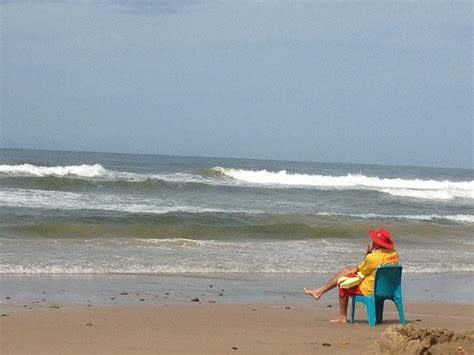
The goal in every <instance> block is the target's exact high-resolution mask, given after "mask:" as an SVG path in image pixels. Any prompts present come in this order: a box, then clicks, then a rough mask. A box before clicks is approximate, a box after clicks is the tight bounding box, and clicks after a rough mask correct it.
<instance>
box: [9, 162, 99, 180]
mask: <svg viewBox="0 0 474 355" xmlns="http://www.w3.org/2000/svg"><path fill="white" fill-rule="evenodd" d="M0 173H2V174H8V175H20V176H21V175H23V176H50V175H52V176H71V175H74V176H80V177H88V178H91V177H97V176H104V175H106V174H107V170H106V169H104V167H103V166H102V165H100V164H94V165H87V164H82V165H68V166H52V167H48V166H36V165H31V164H21V165H0Z"/></svg>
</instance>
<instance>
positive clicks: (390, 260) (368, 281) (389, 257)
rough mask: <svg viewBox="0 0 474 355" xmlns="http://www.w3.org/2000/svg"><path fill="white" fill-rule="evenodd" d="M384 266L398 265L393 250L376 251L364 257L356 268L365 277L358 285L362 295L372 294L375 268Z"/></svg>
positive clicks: (396, 256) (396, 254)
mask: <svg viewBox="0 0 474 355" xmlns="http://www.w3.org/2000/svg"><path fill="white" fill-rule="evenodd" d="M385 264H398V253H397V251H396V250H395V249H377V250H374V251H373V252H372V253H369V254H367V255H366V256H365V258H364V261H363V262H362V263H361V264H360V265H358V266H357V269H358V271H360V272H361V273H363V274H364V275H365V279H364V280H363V281H362V283H361V284H360V285H359V287H360V290H361V291H362V293H363V294H364V295H372V294H373V293H374V279H375V271H376V269H377V266H379V265H385Z"/></svg>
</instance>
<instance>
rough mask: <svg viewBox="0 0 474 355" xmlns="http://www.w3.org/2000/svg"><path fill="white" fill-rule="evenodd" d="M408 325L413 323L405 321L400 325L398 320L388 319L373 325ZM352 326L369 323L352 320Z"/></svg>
mask: <svg viewBox="0 0 474 355" xmlns="http://www.w3.org/2000/svg"><path fill="white" fill-rule="evenodd" d="M409 323H414V321H412V320H408V319H407V320H405V324H402V323H400V321H399V320H398V319H388V320H385V319H384V320H383V321H382V323H376V324H375V325H383V324H400V325H407V324H409ZM353 324H367V325H368V324H369V321H368V320H364V319H359V320H357V319H356V320H354V323H353Z"/></svg>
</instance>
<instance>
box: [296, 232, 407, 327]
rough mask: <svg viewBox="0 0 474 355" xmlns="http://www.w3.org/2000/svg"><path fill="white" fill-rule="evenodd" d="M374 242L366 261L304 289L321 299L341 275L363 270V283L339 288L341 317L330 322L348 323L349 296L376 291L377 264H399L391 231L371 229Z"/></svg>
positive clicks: (370, 245)
mask: <svg viewBox="0 0 474 355" xmlns="http://www.w3.org/2000/svg"><path fill="white" fill-rule="evenodd" d="M369 235H370V237H371V238H372V243H370V244H369V246H368V248H367V254H366V255H365V258H364V261H363V262H362V263H361V264H360V265H357V266H356V267H354V268H349V267H345V268H342V269H341V270H339V272H338V273H337V274H336V275H335V276H334V277H333V278H331V279H330V280H329V281H328V282H327V283H326V284H324V285H323V286H321V287H319V288H314V289H307V288H305V289H304V292H305V293H306V294H308V295H311V296H313V298H314V299H316V300H319V298H321V296H322V295H323V294H325V293H326V292H328V291H329V290H331V289H333V288H334V287H336V286H337V281H338V279H339V278H340V277H342V276H346V275H348V274H356V273H357V272H361V273H362V274H363V275H365V278H364V279H363V281H362V283H361V284H360V285H358V286H354V287H351V288H346V289H345V288H339V317H337V318H336V319H333V320H331V321H330V322H336V323H346V322H347V304H348V301H349V296H354V295H363V296H367V295H372V294H373V293H374V279H375V271H376V269H377V266H379V265H385V264H398V254H397V251H396V250H395V249H394V247H395V243H394V242H393V241H392V235H391V234H390V231H388V230H387V229H384V228H377V229H375V230H369Z"/></svg>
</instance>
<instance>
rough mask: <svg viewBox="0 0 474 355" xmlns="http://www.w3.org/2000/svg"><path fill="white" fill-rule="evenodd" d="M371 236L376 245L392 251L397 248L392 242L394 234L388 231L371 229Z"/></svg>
mask: <svg viewBox="0 0 474 355" xmlns="http://www.w3.org/2000/svg"><path fill="white" fill-rule="evenodd" d="M369 235H370V237H371V238H372V240H373V241H374V242H375V243H377V244H378V245H380V246H382V247H384V248H387V249H392V248H393V247H394V246H395V243H394V242H393V240H392V234H391V233H390V231H389V230H387V229H384V228H377V229H371V230H369Z"/></svg>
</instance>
